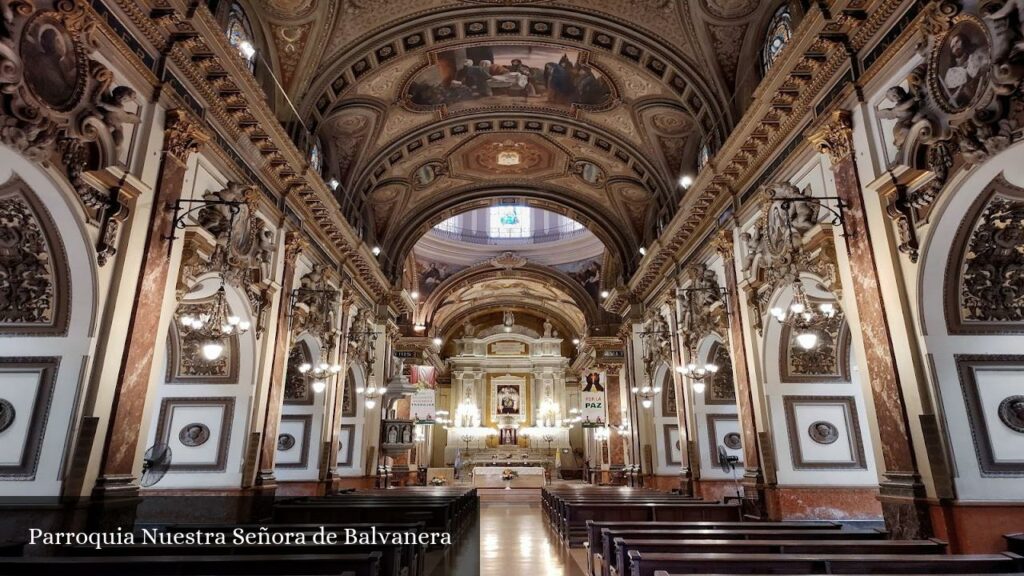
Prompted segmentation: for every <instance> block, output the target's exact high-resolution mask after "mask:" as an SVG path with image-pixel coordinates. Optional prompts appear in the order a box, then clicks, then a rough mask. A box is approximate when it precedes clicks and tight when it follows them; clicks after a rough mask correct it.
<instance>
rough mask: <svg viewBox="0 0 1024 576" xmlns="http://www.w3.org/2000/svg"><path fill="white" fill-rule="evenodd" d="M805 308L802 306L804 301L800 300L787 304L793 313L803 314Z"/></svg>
mask: <svg viewBox="0 0 1024 576" xmlns="http://www.w3.org/2000/svg"><path fill="white" fill-rule="evenodd" d="M806 309H807V308H806V307H805V306H804V303H803V302H800V301H796V302H793V303H792V304H790V305H789V310H790V311H791V312H793V314H803V313H804V310H806Z"/></svg>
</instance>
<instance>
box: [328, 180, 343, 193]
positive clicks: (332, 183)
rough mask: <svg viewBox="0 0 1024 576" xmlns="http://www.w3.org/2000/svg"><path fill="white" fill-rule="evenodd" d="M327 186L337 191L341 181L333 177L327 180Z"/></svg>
mask: <svg viewBox="0 0 1024 576" xmlns="http://www.w3.org/2000/svg"><path fill="white" fill-rule="evenodd" d="M327 186H329V187H330V189H331V190H335V191H337V190H338V186H341V182H338V179H337V178H331V179H330V180H328V181H327Z"/></svg>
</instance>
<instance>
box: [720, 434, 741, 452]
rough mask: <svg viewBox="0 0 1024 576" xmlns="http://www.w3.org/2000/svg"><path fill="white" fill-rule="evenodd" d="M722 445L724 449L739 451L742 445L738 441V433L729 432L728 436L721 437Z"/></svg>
mask: <svg viewBox="0 0 1024 576" xmlns="http://www.w3.org/2000/svg"><path fill="white" fill-rule="evenodd" d="M722 444H725V447H726V448H728V449H730V450H739V449H740V448H742V447H743V443H742V441H741V440H740V435H739V433H738V432H729V433H728V434H726V435H725V436H723V437H722Z"/></svg>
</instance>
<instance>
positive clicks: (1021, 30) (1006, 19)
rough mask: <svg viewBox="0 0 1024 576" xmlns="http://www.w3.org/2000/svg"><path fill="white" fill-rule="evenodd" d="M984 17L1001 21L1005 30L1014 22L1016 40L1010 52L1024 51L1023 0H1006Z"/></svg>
mask: <svg viewBox="0 0 1024 576" xmlns="http://www.w3.org/2000/svg"><path fill="white" fill-rule="evenodd" d="M985 19H986V20H992V21H993V22H998V21H1002V22H1000V24H1002V25H1004V26H1005V27H1006V30H1010V27H1011V26H1012V23H1016V27H1017V30H1016V38H1014V40H1016V42H1014V44H1013V49H1012V50H1010V52H1011V53H1012V52H1024V0H1006V3H1005V4H1003V5H1002V6H1001V7H1000V8H999V9H998V10H996V11H995V12H992V13H991V14H986V15H985ZM1004 46H1005V45H1004ZM1004 55H1006V54H1004Z"/></svg>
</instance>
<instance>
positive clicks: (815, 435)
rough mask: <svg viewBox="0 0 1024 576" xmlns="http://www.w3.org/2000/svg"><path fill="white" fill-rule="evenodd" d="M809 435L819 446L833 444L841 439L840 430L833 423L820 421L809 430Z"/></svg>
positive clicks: (813, 423) (814, 423)
mask: <svg viewBox="0 0 1024 576" xmlns="http://www.w3.org/2000/svg"><path fill="white" fill-rule="evenodd" d="M807 434H808V435H809V436H810V437H811V440H814V441H815V442H817V443H818V444H832V443H833V442H835V441H836V440H838V439H839V429H838V428H836V425H835V424H833V423H831V422H825V421H824V420H818V421H817V422H812V423H811V425H810V426H809V427H808V428H807Z"/></svg>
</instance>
